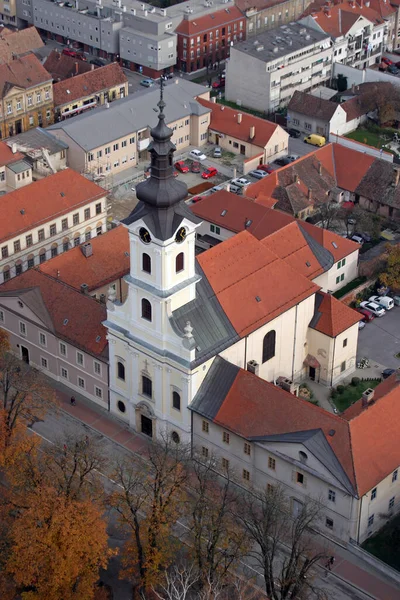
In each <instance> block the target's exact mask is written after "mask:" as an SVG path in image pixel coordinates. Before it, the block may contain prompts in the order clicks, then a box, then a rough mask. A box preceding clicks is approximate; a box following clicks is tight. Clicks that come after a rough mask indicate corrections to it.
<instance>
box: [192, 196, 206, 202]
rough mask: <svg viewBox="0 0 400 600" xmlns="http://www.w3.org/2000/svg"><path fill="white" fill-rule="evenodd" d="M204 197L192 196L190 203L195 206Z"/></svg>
mask: <svg viewBox="0 0 400 600" xmlns="http://www.w3.org/2000/svg"><path fill="white" fill-rule="evenodd" d="M203 197H204V196H193V198H192V202H193V204H196V202H200V200H203Z"/></svg>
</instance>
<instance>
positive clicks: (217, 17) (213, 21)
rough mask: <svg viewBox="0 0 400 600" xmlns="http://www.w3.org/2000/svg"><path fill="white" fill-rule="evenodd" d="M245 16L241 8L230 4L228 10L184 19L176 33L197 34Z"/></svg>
mask: <svg viewBox="0 0 400 600" xmlns="http://www.w3.org/2000/svg"><path fill="white" fill-rule="evenodd" d="M240 18H243V21H244V17H243V15H242V13H241V12H240V10H239V9H238V8H237V7H236V6H230V7H229V9H228V12H227V11H226V10H225V9H224V10H216V11H215V12H213V13H210V14H208V15H205V16H204V17H196V18H193V19H192V20H190V21H189V20H186V19H183V20H182V21H181V22H180V24H179V25H178V27H177V28H176V29H175V33H177V34H182V35H196V34H198V33H201V32H203V31H208V30H209V29H214V28H215V27H219V26H220V25H224V24H225V23H231V22H232V21H235V20H236V19H240Z"/></svg>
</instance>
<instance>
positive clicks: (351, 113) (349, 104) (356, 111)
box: [340, 97, 368, 123]
mask: <svg viewBox="0 0 400 600" xmlns="http://www.w3.org/2000/svg"><path fill="white" fill-rule="evenodd" d="M340 106H341V107H342V108H343V110H344V111H345V113H346V121H347V123H348V122H349V121H353V120H354V119H358V118H359V117H362V116H363V115H365V114H366V113H367V112H368V111H367V110H366V108H365V106H363V104H362V103H361V102H360V99H359V97H357V98H350V100H346V102H342V104H341V105H340Z"/></svg>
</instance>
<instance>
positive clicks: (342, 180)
mask: <svg viewBox="0 0 400 600" xmlns="http://www.w3.org/2000/svg"><path fill="white" fill-rule="evenodd" d="M342 106H343V104H342ZM332 148H333V156H334V160H335V171H336V181H337V185H338V187H340V188H342V189H343V190H348V191H349V192H355V191H356V188H357V186H358V185H359V183H360V182H361V180H362V178H363V177H364V175H365V174H366V173H367V171H368V169H369V168H370V166H371V165H372V163H374V162H375V160H376V158H375V157H374V156H371V155H370V154H366V153H364V152H357V150H352V149H351V148H346V147H345V146H341V145H340V144H333V145H332ZM349 165H351V168H350V169H349Z"/></svg>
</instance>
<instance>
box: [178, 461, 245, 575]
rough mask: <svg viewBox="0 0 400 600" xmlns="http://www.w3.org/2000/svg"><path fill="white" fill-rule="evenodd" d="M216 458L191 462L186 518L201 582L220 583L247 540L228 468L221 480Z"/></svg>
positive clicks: (243, 549) (237, 559)
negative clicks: (191, 479) (190, 480)
mask: <svg viewBox="0 0 400 600" xmlns="http://www.w3.org/2000/svg"><path fill="white" fill-rule="evenodd" d="M215 468H216V459H215V457H214V456H210V457H208V458H206V459H204V457H201V460H200V459H199V460H194V461H193V471H194V481H192V489H193V495H192V499H191V501H190V516H189V517H188V526H189V531H190V533H189V540H190V541H189V543H190V546H191V547H192V555H193V561H194V562H195V564H196V568H197V571H198V573H199V578H200V582H201V584H202V585H203V587H205V586H206V585H207V582H209V583H210V584H213V583H214V581H216V580H217V579H220V580H221V581H222V580H223V579H224V578H225V577H226V576H227V575H228V572H229V570H230V569H233V568H234V567H235V566H236V565H237V563H238V561H239V560H240V559H241V558H242V557H243V556H244V555H245V554H246V551H247V543H246V542H247V540H246V534H245V531H244V529H243V528H241V527H240V526H238V524H237V518H236V515H235V508H236V500H237V492H236V488H235V485H234V482H233V480H232V473H231V472H230V470H229V469H226V470H225V472H224V477H222V478H221V477H219V476H218V475H217V474H216V471H215Z"/></svg>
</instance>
